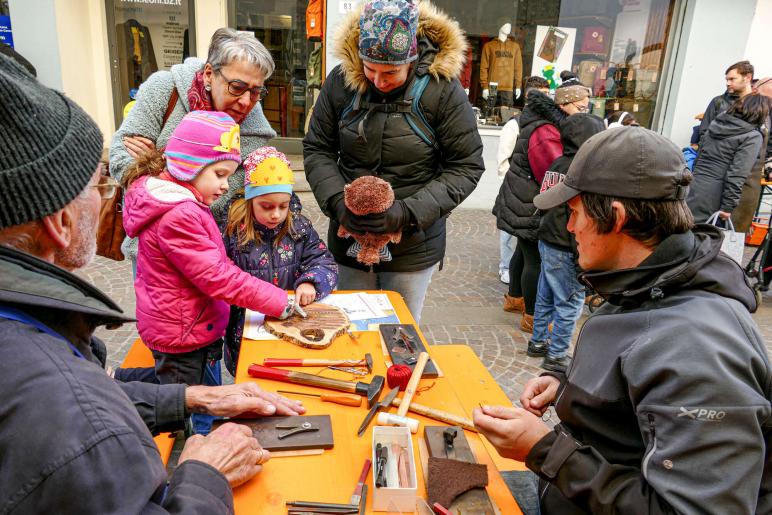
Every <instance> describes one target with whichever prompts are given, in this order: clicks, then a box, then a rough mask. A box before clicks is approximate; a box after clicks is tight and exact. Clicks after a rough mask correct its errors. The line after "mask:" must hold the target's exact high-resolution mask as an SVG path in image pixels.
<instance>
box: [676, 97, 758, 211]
mask: <svg viewBox="0 0 772 515" xmlns="http://www.w3.org/2000/svg"><path fill="white" fill-rule="evenodd" d="M768 114H769V99H767V98H766V97H765V96H763V95H758V94H751V95H746V96H744V97H743V98H741V99H740V100H738V101H737V102H736V103H735V104H734V105H732V107H730V108H729V110H728V111H727V112H725V113H721V114H719V115H718V117H716V119H715V120H714V121H713V123H711V124H710V128H709V129H708V132H707V134H706V135H705V137H704V138H703V140H702V145H701V146H700V151H699V154H698V155H697V159H696V161H695V163H694V183H693V184H692V187H691V188H690V191H689V196H688V198H687V204H688V205H689V208H690V209H691V210H692V214H693V215H694V219H695V221H697V222H705V221H706V220H708V218H710V217H711V216H712V215H713V214H714V213H716V212H718V214H719V217H720V218H721V219H722V220H727V219H729V218H730V217H731V216H732V212H733V211H734V210H735V208H736V207H737V205H738V203H739V202H740V197H741V195H742V188H743V184H744V183H745V181H746V179H747V178H748V176H749V175H750V173H751V170H752V169H753V166H754V165H755V164H756V163H757V162H758V160H759V152H760V151H761V147H762V144H763V140H764V137H763V135H762V132H761V131H760V130H759V127H760V126H761V125H762V124H763V123H764V122H765V121H766V120H767V116H768Z"/></svg>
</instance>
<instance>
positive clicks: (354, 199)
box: [338, 175, 402, 265]
mask: <svg viewBox="0 0 772 515" xmlns="http://www.w3.org/2000/svg"><path fill="white" fill-rule="evenodd" d="M343 202H344V203H345V204H346V207H347V208H348V210H349V211H351V212H352V213H354V214H355V215H357V216H364V215H369V214H373V213H383V212H384V211H386V210H387V209H389V208H390V207H391V205H392V204H393V203H394V191H393V190H392V189H391V184H389V183H388V182H386V181H384V180H383V179H379V178H378V177H375V176H372V175H367V176H364V177H360V178H358V179H355V180H354V181H353V182H352V183H351V184H347V185H346V187H345V188H344V189H343ZM338 236H339V237H340V238H346V237H348V236H351V237H352V238H354V240H355V241H356V243H354V244H353V245H352V246H351V248H349V250H348V252H347V254H348V255H349V256H351V257H356V260H357V261H359V262H360V263H362V264H365V265H376V264H378V263H380V262H381V261H391V253H390V252H389V250H388V248H386V245H387V244H388V243H390V242H391V243H399V241H400V239H401V238H402V232H401V231H400V232H396V233H384V234H373V233H365V234H349V232H348V231H346V229H344V228H343V226H342V225H341V226H340V227H339V228H338Z"/></svg>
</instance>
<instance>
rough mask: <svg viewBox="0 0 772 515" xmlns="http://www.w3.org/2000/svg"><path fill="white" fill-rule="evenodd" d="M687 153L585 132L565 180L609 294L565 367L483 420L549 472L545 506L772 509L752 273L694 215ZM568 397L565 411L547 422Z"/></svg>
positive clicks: (583, 258)
mask: <svg viewBox="0 0 772 515" xmlns="http://www.w3.org/2000/svg"><path fill="white" fill-rule="evenodd" d="M690 181H691V174H690V172H689V171H688V169H687V168H686V165H685V163H684V161H683V157H682V156H681V152H680V151H679V149H678V148H677V147H676V146H675V145H674V144H673V143H672V142H670V141H669V140H668V139H666V138H664V137H662V136H660V135H658V134H656V133H654V132H652V131H649V130H647V129H643V128H640V127H624V128H619V129H615V130H609V131H604V132H602V133H600V134H598V135H595V136H593V137H592V138H590V139H589V140H587V141H586V142H585V144H584V145H583V146H582V147H581V148H580V149H579V152H578V153H577V155H576V157H575V158H574V161H573V163H572V164H571V167H570V168H569V171H568V174H567V175H566V178H565V180H564V182H563V183H561V184H560V185H558V186H554V187H553V188H551V189H550V190H548V191H546V192H545V193H543V194H540V195H538V196H537V197H536V198H535V199H534V204H535V205H536V206H537V207H538V208H539V209H547V208H550V207H553V206H556V205H559V204H561V203H562V202H566V201H567V202H568V204H569V207H570V209H571V216H570V219H569V222H568V230H569V231H571V232H572V233H573V234H574V236H575V237H576V241H577V244H578V251H579V265H580V266H581V267H582V268H583V269H584V270H586V272H584V273H583V274H582V275H581V279H582V280H583V282H584V283H585V284H587V285H588V286H589V287H591V288H592V289H594V290H595V291H596V292H598V293H599V294H600V295H602V296H603V297H604V298H605V299H606V301H607V302H606V303H605V304H604V305H603V306H602V307H601V308H600V309H599V310H598V311H597V312H596V313H594V314H593V316H591V317H590V319H589V320H587V322H586V323H585V325H584V327H583V328H582V331H581V333H580V335H579V340H578V341H577V343H576V348H575V352H574V359H573V362H572V364H571V366H570V368H569V369H568V371H567V373H566V374H559V373H551V372H548V373H546V374H544V375H542V376H541V377H538V378H535V379H532V380H531V381H529V382H528V384H526V387H525V390H524V391H523V394H522V395H521V397H520V402H521V404H522V406H523V409H520V408H504V407H497V406H484V407H483V408H482V409H478V410H475V413H474V421H475V425H476V426H477V428H478V429H479V430H480V431H481V432H482V433H483V434H484V435H485V436H486V437H488V439H489V440H490V441H491V442H492V443H493V444H494V445H495V446H496V448H497V449H498V451H499V453H500V454H502V455H503V456H506V457H510V458H513V459H517V460H522V461H525V462H526V465H527V466H528V467H529V468H530V469H531V470H532V471H534V472H535V473H536V474H537V475H538V476H539V477H540V480H541V481H540V482H541V488H540V492H541V496H540V502H541V512H542V513H545V514H553V513H556V514H561V515H562V514H569V515H570V514H574V513H625V514H635V513H698V512H700V513H702V512H711V513H771V512H772V465H770V464H771V463H772V461H771V459H772V458H771V444H772V408H771V407H770V398H771V397H772V394H771V393H770V389H771V388H772V370H771V369H770V365H769V359H768V357H767V352H766V349H765V346H764V341H763V339H762V337H761V334H760V333H759V330H758V328H757V327H756V324H755V323H754V321H753V319H752V318H751V316H750V313H752V312H753V311H755V310H756V307H757V301H756V297H755V295H754V292H753V290H752V289H751V287H750V286H749V284H748V282H747V280H746V278H745V275H744V274H743V271H742V269H741V268H740V266H738V265H737V264H736V263H735V262H734V261H733V260H732V259H731V258H729V257H727V256H725V255H724V254H722V253H720V248H721V241H722V236H721V233H720V231H719V230H718V229H716V228H714V227H711V226H706V225H698V226H693V221H692V217H691V213H690V212H689V210H688V208H687V207H686V204H685V202H684V198H685V197H686V193H687V190H688V184H689V182H690ZM553 403H555V410H556V412H557V415H558V416H559V418H560V420H561V422H560V423H559V424H557V425H556V426H555V428H554V429H550V428H549V427H547V425H545V424H544V423H543V422H542V421H541V419H540V418H539V417H540V416H541V415H542V414H543V413H544V412H545V411H546V410H547V408H548V407H549V406H550V405H551V404H553Z"/></svg>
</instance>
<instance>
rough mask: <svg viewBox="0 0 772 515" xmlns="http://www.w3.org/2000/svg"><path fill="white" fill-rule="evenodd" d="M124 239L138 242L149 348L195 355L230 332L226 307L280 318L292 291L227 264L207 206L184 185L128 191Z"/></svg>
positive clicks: (140, 323) (155, 182)
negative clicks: (226, 328) (126, 237)
mask: <svg viewBox="0 0 772 515" xmlns="http://www.w3.org/2000/svg"><path fill="white" fill-rule="evenodd" d="M123 225H124V228H125V229H126V234H128V235H129V236H131V237H132V238H133V237H136V236H139V254H138V256H137V278H136V279H135V281H134V288H135V290H136V293H137V329H138V330H139V335H140V337H141V338H142V341H143V342H145V344H146V345H147V346H148V347H150V348H151V349H154V350H157V351H160V352H168V353H182V352H190V351H194V350H197V349H200V348H201V347H204V346H206V345H208V344H210V343H212V342H214V341H215V340H217V338H220V337H221V336H223V334H225V327H226V326H227V325H228V314H229V306H228V304H235V305H237V306H241V307H246V308H248V309H252V310H255V311H260V312H261V313H265V314H267V315H270V316H278V315H280V314H281V312H282V311H283V310H284V308H285V306H286V305H287V292H286V291H285V290H282V289H281V288H277V287H276V286H274V285H272V284H270V283H267V282H265V281H262V280H260V279H257V278H255V277H252V276H251V275H250V274H248V273H246V272H244V271H242V270H241V269H239V268H238V267H237V266H236V265H234V264H233V262H232V261H230V259H228V257H227V255H226V253H225V247H224V245H223V241H222V236H221V235H220V231H219V229H218V228H217V223H216V222H215V220H214V217H213V216H212V213H211V211H210V210H209V207H207V206H206V204H203V203H201V202H199V201H197V200H196V198H195V196H194V194H193V192H191V191H190V190H188V189H186V188H185V187H184V186H181V185H179V184H176V183H174V182H171V181H167V180H163V179H160V178H156V177H142V178H141V179H139V180H137V181H136V182H135V183H134V184H132V185H131V187H130V188H129V190H128V191H127V192H126V198H125V200H124V207H123Z"/></svg>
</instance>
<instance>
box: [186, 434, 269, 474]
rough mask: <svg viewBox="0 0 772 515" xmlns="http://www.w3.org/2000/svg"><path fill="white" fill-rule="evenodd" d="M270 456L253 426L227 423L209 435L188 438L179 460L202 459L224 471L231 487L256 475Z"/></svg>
mask: <svg viewBox="0 0 772 515" xmlns="http://www.w3.org/2000/svg"><path fill="white" fill-rule="evenodd" d="M269 459H271V453H270V452H268V451H266V450H265V449H263V448H262V447H261V446H260V444H259V443H258V441H257V439H255V438H254V437H253V436H252V430H251V429H249V428H248V427H246V426H242V425H239V424H231V423H226V424H223V425H222V426H220V427H218V428H217V429H215V430H214V431H212V432H211V433H209V434H208V435H207V436H201V435H194V436H191V437H190V438H188V440H187V441H186V442H185V447H184V448H183V449H182V453H180V459H179V461H178V464H179V465H181V464H182V463H183V462H185V461H188V460H196V461H201V462H203V463H206V464H207V465H211V466H212V467H214V468H216V469H217V470H219V471H220V472H222V474H223V475H224V476H225V478H226V479H227V480H228V482H229V483H230V485H231V487H237V486H239V485H240V484H242V483H245V482H247V481H249V480H250V479H252V478H253V477H255V475H256V474H257V473H258V472H260V470H261V469H262V466H261V465H262V464H263V463H265V462H266V461H268V460H269Z"/></svg>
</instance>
